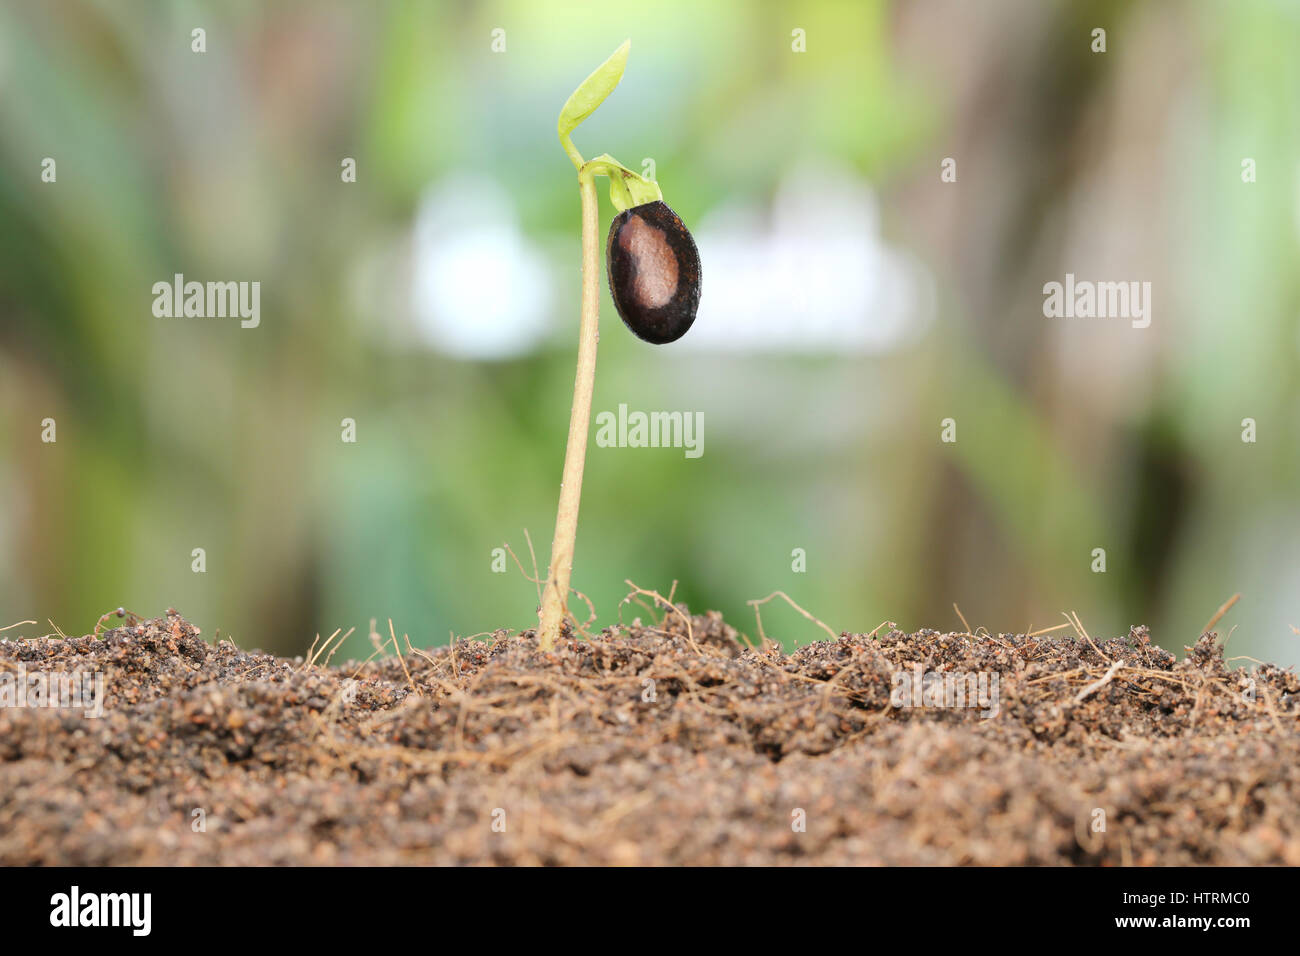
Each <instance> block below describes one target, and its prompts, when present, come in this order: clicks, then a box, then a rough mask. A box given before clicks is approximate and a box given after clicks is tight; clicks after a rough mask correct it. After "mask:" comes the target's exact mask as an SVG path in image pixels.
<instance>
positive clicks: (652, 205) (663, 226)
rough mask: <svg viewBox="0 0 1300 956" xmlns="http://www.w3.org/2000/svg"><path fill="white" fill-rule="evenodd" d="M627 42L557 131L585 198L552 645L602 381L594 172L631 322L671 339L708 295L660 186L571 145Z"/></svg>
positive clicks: (543, 632)
mask: <svg viewBox="0 0 1300 956" xmlns="http://www.w3.org/2000/svg"><path fill="white" fill-rule="evenodd" d="M631 45H632V41H631V40H627V41H625V42H624V43H623V45H622V46H620V47H619V48H618V49H617V50H615V51H614V53H613V54H612V55H611V56H610V58H609V59H608V60H606V61H605V62H604V63H602V64H601V65H600V66H599V67H597V68H596V70H595V71H594V72H593V73H592V74H591V75H590V76H589V77H587V78H586V79H585V80H583V81H582V84H581V85H580V86H579V87H578V88H577V89H576V90H574V91H573V95H572V96H570V97H569V99H568V102H566V103H565V104H564V109H562V110H561V111H560V119H559V122H558V123H557V126H556V130H557V132H558V133H559V137H560V145H561V146H563V147H564V151H565V153H566V154H568V157H569V159H570V160H572V162H573V165H574V168H576V169H577V171H578V192H579V195H580V197H581V199H582V313H581V321H580V323H579V327H578V374H577V378H576V379H575V381H574V385H573V410H572V413H571V414H570V417H569V440H568V444H567V446H566V447H565V453H564V474H563V477H562V479H561V482H560V503H559V508H558V510H557V512H556V516H555V538H554V539H553V541H552V542H551V564H550V569H549V571H548V572H547V575H546V589H545V591H544V592H543V594H542V606H541V609H540V610H539V612H538V619H539V622H540V626H539V627H538V631H537V636H538V646H539V647H540V648H541V649H542V650H544V651H545V650H550V649H551V648H552V647H554V646H555V642H556V640H557V639H558V638H559V636H560V628H561V625H562V624H563V622H564V618H565V616H566V615H567V614H568V595H569V590H570V588H569V580H570V578H571V576H572V573H573V553H574V547H575V543H576V540H577V536H578V506H579V504H580V502H581V499H582V471H583V467H584V465H585V464H586V459H587V434H588V431H589V426H590V423H591V399H592V393H593V392H594V390H595V383H596V343H597V342H598V340H599V338H600V286H599V280H598V278H597V276H598V273H599V269H600V247H599V239H598V235H597V225H598V223H597V218H598V216H597V202H596V177H597V176H604V177H606V178H608V179H609V198H610V202H612V203H613V204H614V207H615V208H616V209H617V210H618V211H619V215H618V216H617V217H616V218H615V220H614V222H613V223H612V224H611V228H610V234H609V240H608V243H607V246H608V253H607V258H608V260H609V281H610V292H611V293H612V295H613V297H614V303H615V306H616V307H617V308H618V311H619V315H620V316H621V317H622V319H623V322H624V323H625V324H626V325H627V327H628V328H629V329H630V330H631V331H632V332H633V333H634V334H635V335H637V336H638V337H639V338H641V339H643V340H645V341H647V342H653V343H655V344H663V343H666V342H671V341H674V340H675V339H678V338H680V337H681V336H682V335H683V334H685V332H686V330H687V329H689V328H690V326H691V323H692V322H694V321H695V312H696V309H697V307H698V305H699V298H700V264H699V253H698V252H697V250H696V248H695V242H694V240H693V239H691V235H690V233H689V232H688V231H687V229H686V227H685V226H684V225H682V221H681V219H679V218H678V217H677V214H676V213H674V212H673V211H672V210H671V209H669V208H668V207H667V206H666V205H665V204H664V202H663V193H662V191H660V189H659V185H658V183H655V182H653V181H652V180H649V179H646V178H645V177H643V176H640V175H638V174H637V173H635V172H633V171H632V170H630V169H628V168H627V167H626V166H624V165H623V164H622V163H620V162H619V161H618V160H616V159H614V157H612V156H610V155H609V154H608V153H602V154H601V155H599V156H597V157H596V158H595V159H591V160H584V159H583V158H582V154H581V153H579V152H578V150H577V148H576V147H575V146H574V145H573V139H572V135H573V131H574V130H575V129H577V128H578V126H579V125H580V124H581V123H582V122H583V121H584V120H585V119H586V118H587V117H588V116H590V115H591V114H592V113H594V112H595V111H596V108H597V107H598V106H600V104H601V103H603V102H604V101H605V98H606V97H608V96H609V94H610V93H612V92H613V91H614V87H616V86H618V83H619V80H621V79H622V78H623V70H624V68H625V67H626V66H627V53H628V49H629V47H630V46H631Z"/></svg>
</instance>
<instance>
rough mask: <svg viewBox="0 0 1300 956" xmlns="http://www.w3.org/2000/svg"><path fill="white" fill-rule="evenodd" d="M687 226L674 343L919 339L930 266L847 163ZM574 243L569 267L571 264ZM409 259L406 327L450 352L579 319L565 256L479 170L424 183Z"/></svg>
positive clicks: (471, 350)
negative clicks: (890, 232)
mask: <svg viewBox="0 0 1300 956" xmlns="http://www.w3.org/2000/svg"><path fill="white" fill-rule="evenodd" d="M670 198H671V197H670ZM671 204H672V203H671V201H670V202H669V205H671ZM687 226H688V227H689V228H691V230H692V233H693V234H694V236H695V240H696V243H697V245H698V246H699V249H700V259H701V263H702V271H703V277H704V279H703V291H702V296H701V302H700V313H699V317H698V318H697V320H696V322H695V325H694V326H693V327H692V328H691V331H690V333H689V334H688V335H687V336H686V337H685V338H683V339H682V340H681V341H680V342H678V343H676V344H674V346H673V348H674V349H681V350H682V351H693V352H719V351H731V352H780V353H785V354H789V353H804V354H852V353H857V354H878V353H885V352H890V351H893V350H895V349H898V348H901V347H903V346H905V345H907V344H908V343H910V342H912V341H914V340H915V339H916V338H918V337H919V336H920V335H921V334H922V333H923V332H924V330H925V329H926V328H927V327H928V326H929V324H930V323H931V321H932V319H933V316H934V291H933V280H932V278H931V276H930V274H929V272H928V271H927V270H926V269H925V267H924V266H923V265H921V264H920V263H919V262H918V261H917V260H915V259H914V258H912V257H910V256H909V255H907V254H906V253H904V252H902V251H900V250H897V249H894V248H892V247H890V246H889V245H888V244H887V243H886V242H885V241H884V240H883V239H882V237H881V235H880V217H879V211H878V206H877V202H876V197H875V194H874V192H873V191H872V190H871V187H870V186H869V185H868V184H867V183H866V182H864V181H863V180H861V179H860V178H858V177H857V176H856V175H855V174H853V173H852V172H850V171H847V170H843V169H838V168H833V167H832V168H826V167H813V166H806V167H800V168H797V169H795V170H793V171H792V172H791V173H790V174H789V175H787V177H786V178H785V180H784V181H783V182H782V183H781V185H780V187H779V189H778V190H777V193H776V195H775V197H774V199H773V202H772V204H771V206H770V207H769V206H766V205H759V204H757V203H753V202H735V203H731V204H728V205H724V206H721V207H719V208H717V209H715V210H714V211H712V212H711V213H710V214H709V215H708V216H707V217H705V218H704V219H703V220H702V221H701V222H699V223H698V224H693V223H687ZM604 228H608V224H607V223H602V230H603V229H604ZM573 243H574V247H573V265H571V266H567V268H576V262H577V256H578V250H577V246H576V243H577V237H576V236H575V237H574V239H573ZM560 245H561V246H562V245H563V244H560ZM411 265H412V309H413V318H414V327H415V329H416V331H417V334H418V335H419V336H420V338H421V339H422V340H424V341H425V342H427V343H428V344H429V345H431V346H432V347H434V348H436V349H438V350H439V351H441V352H443V353H445V354H447V355H449V356H452V357H455V358H461V359H470V360H476V359H477V360H493V359H506V358H513V357H516V356H520V355H525V354H528V353H531V352H533V351H535V350H536V349H538V348H539V347H540V346H541V345H542V344H543V342H544V341H545V340H546V339H547V338H548V337H550V336H551V335H553V334H558V333H559V332H560V330H561V329H566V328H567V326H568V325H569V324H571V323H572V322H576V314H577V312H576V310H577V302H576V301H575V302H573V303H557V302H554V301H553V299H554V295H553V291H554V286H553V284H552V282H551V279H550V276H551V274H552V273H551V272H550V269H563V268H566V265H565V264H564V263H559V262H554V263H548V260H547V256H546V254H545V252H544V251H543V249H542V247H541V246H540V245H539V244H537V243H535V242H534V241H532V240H530V239H529V238H528V237H527V236H525V235H524V233H523V232H522V231H521V229H520V227H519V224H518V218H517V216H516V215H515V210H514V206H513V202H512V200H511V198H510V195H509V193H508V192H507V191H506V190H505V189H503V188H502V187H501V186H500V185H499V184H497V183H496V182H495V181H493V180H491V179H488V178H486V177H481V176H465V175H458V176H456V177H453V178H450V179H447V180H444V181H442V182H440V183H438V184H436V185H435V186H433V187H432V188H430V189H429V191H428V192H427V193H426V194H425V196H424V198H423V199H422V201H421V203H420V208H419V211H418V213H417V218H416V223H415V230H414V237H413V246H412V261H411ZM602 268H603V263H602ZM604 281H605V279H604V276H603V275H602V277H601V282H602V283H603V282H604ZM566 306H567V307H566ZM608 318H610V319H612V318H613V316H609V317H608Z"/></svg>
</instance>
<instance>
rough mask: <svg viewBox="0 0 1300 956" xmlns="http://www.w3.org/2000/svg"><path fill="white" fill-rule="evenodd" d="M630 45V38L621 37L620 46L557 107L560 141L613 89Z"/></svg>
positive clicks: (624, 66)
mask: <svg viewBox="0 0 1300 956" xmlns="http://www.w3.org/2000/svg"><path fill="white" fill-rule="evenodd" d="M631 45H632V41H631V40H624V41H623V45H622V46H621V47H619V48H618V49H617V50H615V51H614V52H613V53H612V54H611V55H610V58H609V59H608V60H606V61H605V62H604V63H602V64H601V65H600V66H598V67H596V69H595V71H594V72H592V74H591V76H589V77H587V78H586V79H585V80H583V81H582V85H581V86H579V87H578V88H577V89H576V90H574V91H573V95H572V96H570V97H569V100H568V102H567V103H565V104H564V109H562V110H560V121H559V123H558V124H557V129H558V130H559V133H560V139H561V141H563V140H565V139H567V138H568V136H569V134H570V133H572V132H573V131H574V130H575V129H577V128H578V124H579V123H581V122H582V121H583V120H585V119H586V118H587V117H588V116H590V115H591V114H592V113H594V112H596V107H597V106H599V105H600V104H601V103H603V102H605V97H607V96H609V94H610V93H613V92H614V87H616V86H618V81H619V80H621V79H623V70H624V68H626V67H627V51H628V48H629V47H630V46H631Z"/></svg>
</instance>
